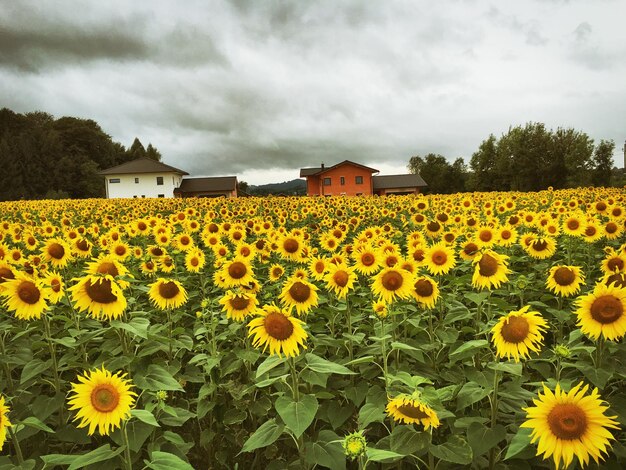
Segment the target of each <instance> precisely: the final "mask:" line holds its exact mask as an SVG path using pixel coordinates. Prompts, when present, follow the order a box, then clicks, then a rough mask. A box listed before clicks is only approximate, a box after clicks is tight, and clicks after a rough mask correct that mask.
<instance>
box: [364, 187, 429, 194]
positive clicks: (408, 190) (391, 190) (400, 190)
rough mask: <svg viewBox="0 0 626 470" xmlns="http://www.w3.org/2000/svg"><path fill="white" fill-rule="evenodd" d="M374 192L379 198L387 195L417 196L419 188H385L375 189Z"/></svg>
mask: <svg viewBox="0 0 626 470" xmlns="http://www.w3.org/2000/svg"><path fill="white" fill-rule="evenodd" d="M374 192H375V193H376V194H378V195H379V196H385V195H387V194H419V192H420V188H417V187H415V188H387V189H377V190H376V191H374Z"/></svg>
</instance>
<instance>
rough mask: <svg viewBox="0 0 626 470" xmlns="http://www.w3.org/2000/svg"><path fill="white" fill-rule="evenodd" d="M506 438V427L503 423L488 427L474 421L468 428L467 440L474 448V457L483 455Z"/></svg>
mask: <svg viewBox="0 0 626 470" xmlns="http://www.w3.org/2000/svg"><path fill="white" fill-rule="evenodd" d="M504 439H506V429H505V427H504V426H502V425H501V424H497V425H496V426H495V427H494V428H488V427H486V426H485V425H484V424H481V423H476V422H474V423H472V424H470V426H469V428H467V442H468V444H469V445H470V447H471V448H472V451H473V453H474V457H477V456H479V455H483V454H484V453H486V452H487V451H488V450H491V449H492V448H493V447H495V446H496V445H497V444H498V442H500V441H502V440H504Z"/></svg>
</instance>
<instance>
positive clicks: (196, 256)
mask: <svg viewBox="0 0 626 470" xmlns="http://www.w3.org/2000/svg"><path fill="white" fill-rule="evenodd" d="M205 264H206V257H205V256H204V252H203V251H202V250H201V249H199V248H196V247H195V246H193V247H191V248H189V249H188V250H187V253H186V254H185V268H186V269H187V271H188V272H190V273H199V272H200V271H201V270H202V268H204V265H205Z"/></svg>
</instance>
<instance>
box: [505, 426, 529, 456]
mask: <svg viewBox="0 0 626 470" xmlns="http://www.w3.org/2000/svg"><path fill="white" fill-rule="evenodd" d="M531 432H532V429H529V428H519V431H517V434H515V436H513V439H511V442H510V443H509V448H508V449H507V451H506V455H505V456H504V460H508V459H512V458H514V457H515V456H516V455H518V454H520V453H521V452H522V451H523V450H524V449H526V448H527V447H528V446H529V445H530V433H531Z"/></svg>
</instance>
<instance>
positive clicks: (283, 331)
mask: <svg viewBox="0 0 626 470" xmlns="http://www.w3.org/2000/svg"><path fill="white" fill-rule="evenodd" d="M265 331H266V332H267V334H268V335H269V336H271V337H272V338H274V339H277V340H279V341H283V340H286V339H287V338H290V337H291V334H292V333H293V325H292V324H291V322H290V321H289V318H287V317H286V316H285V315H283V314H282V313H277V312H272V313H270V314H268V315H267V316H266V317H265Z"/></svg>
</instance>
